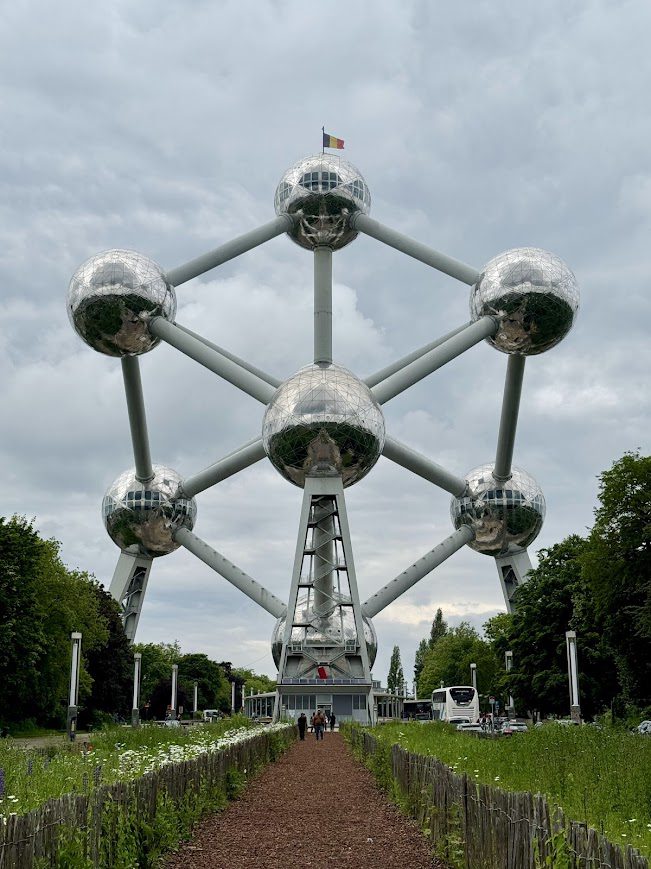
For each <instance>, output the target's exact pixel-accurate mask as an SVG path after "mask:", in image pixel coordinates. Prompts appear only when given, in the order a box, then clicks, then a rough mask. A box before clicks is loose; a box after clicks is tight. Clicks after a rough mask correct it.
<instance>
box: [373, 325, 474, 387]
mask: <svg viewBox="0 0 651 869" xmlns="http://www.w3.org/2000/svg"><path fill="white" fill-rule="evenodd" d="M469 325H470V323H464V324H463V326H459V327H458V328H456V329H453V330H452V331H451V332H448V333H447V335H443V336H442V337H441V338H437V339H436V341H430V343H429V344H426V345H425V346H424V347H419V349H418V350H414V351H412V352H411V353H408V354H407V355H406V356H403V357H402V359H398V360H396V361H395V362H392V363H391V365H387V367H386V368H383V369H382V370H381V371H376V372H375V374H370V375H369V376H368V377H365V378H364V383H365V384H366V385H367V386H369V387H373V386H377V384H378V383H381V382H382V381H383V380H386V379H387V377H390V376H391V375H392V374H395V373H396V372H397V371H401V370H402V369H403V368H406V367H407V365H409V363H410V362H415V361H416V360H417V359H420V358H421V356H425V354H426V353H429V352H430V350H436V348H437V347H440V346H441V344H445V342H446V341H448V340H449V339H450V338H454V336H455V335H458V334H459V332H463V330H464V329H465V328H466V326H469Z"/></svg>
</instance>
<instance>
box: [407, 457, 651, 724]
mask: <svg viewBox="0 0 651 869" xmlns="http://www.w3.org/2000/svg"><path fill="white" fill-rule="evenodd" d="M599 481H600V485H599V496H598V497H599V503H598V505H597V507H596V509H595V522H594V525H593V527H592V528H591V529H590V530H589V532H588V533H587V534H586V535H585V536H583V537H582V536H580V535H577V534H573V535H570V536H569V537H566V538H565V539H564V540H562V541H561V542H560V543H557V544H555V545H554V546H551V547H550V548H549V549H543V550H541V552H540V553H539V564H538V567H537V568H536V569H535V570H533V571H532V572H531V573H530V574H529V576H528V580H527V582H526V583H523V584H522V585H521V586H520V588H519V589H517V591H516V594H515V599H514V607H515V609H514V612H513V614H511V615H509V614H506V613H502V614H499V615H497V616H494V617H493V618H491V619H489V620H488V621H487V622H486V623H485V624H484V626H483V636H482V635H480V633H479V632H478V631H476V630H475V629H474V628H473V627H472V626H471V625H470V624H468V623H467V622H461V624H460V625H458V626H457V627H455V628H449V627H448V625H447V623H446V622H445V620H444V618H443V613H442V611H441V610H440V609H439V610H437V612H436V615H435V617H434V620H433V623H432V628H431V632H430V636H429V637H427V638H424V639H423V640H422V641H421V643H420V645H419V646H418V650H417V652H416V657H415V663H414V679H415V680H416V683H417V686H418V696H419V697H428V696H429V695H430V694H431V692H432V691H433V690H434V688H438V687H439V685H440V684H441V682H443V683H444V684H445V685H466V684H469V680H470V664H471V663H475V664H476V665H477V682H478V689H479V693H480V695H483V696H484V697H485V698H487V697H488V696H494V697H496V698H499V699H500V700H501V703H502V708H503V706H504V704H505V702H506V699H507V697H508V696H509V695H511V696H513V698H514V700H515V704H516V710H517V712H518V713H519V714H523V715H524V714H527V713H540V715H541V716H543V717H544V716H547V715H559V716H566V715H567V714H568V711H569V699H568V674H567V656H566V641H565V632H566V631H568V630H574V631H576V633H577V638H578V663H579V688H580V699H581V710H582V714H583V716H584V718H592V717H594V716H595V715H598V714H602V713H605V712H608V713H610V714H611V715H613V716H616V717H626V716H628V715H631V716H633V715H636V714H638V715H639V714H644V715H646V716H647V717H648V716H649V715H650V714H651V456H642V455H640V453H639V452H629V453H626V454H625V455H624V456H622V458H620V459H619V460H617V461H616V462H614V463H613V465H612V467H611V468H610V469H609V470H607V471H604V472H603V473H602V474H601V475H600V476H599ZM507 650H510V651H512V653H513V668H512V670H511V672H510V673H508V674H507V672H506V669H505V659H504V653H505V652H506V651H507ZM394 652H395V650H394ZM393 663H394V670H395V669H396V662H393ZM397 664H398V665H399V656H398V659H397Z"/></svg>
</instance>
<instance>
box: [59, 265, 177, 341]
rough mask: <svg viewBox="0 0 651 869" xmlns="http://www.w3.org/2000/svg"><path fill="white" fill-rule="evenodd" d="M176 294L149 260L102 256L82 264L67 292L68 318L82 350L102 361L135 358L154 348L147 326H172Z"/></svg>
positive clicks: (152, 337)
mask: <svg viewBox="0 0 651 869" xmlns="http://www.w3.org/2000/svg"><path fill="white" fill-rule="evenodd" d="M175 315H176V294H175V292H174V287H172V286H171V284H169V283H168V282H167V280H166V278H165V275H164V273H163V271H162V269H161V268H160V266H158V265H156V263H155V262H154V261H153V260H150V259H149V258H148V257H146V256H143V255H142V254H140V253H136V252H135V251H133V250H107V251H104V253H98V254H97V255H96V256H93V257H91V258H90V259H89V260H86V262H85V263H83V264H82V265H80V266H79V268H78V269H77V271H76V272H75V273H74V275H73V276H72V280H71V281H70V286H69V288H68V317H69V318H70V322H71V323H72V326H73V328H74V330H75V332H76V333H77V334H78V335H79V337H80V338H82V339H83V340H84V341H85V342H86V344H88V345H89V346H90V347H92V348H93V349H94V350H98V351H99V352H100V353H106V354H107V355H108V356H137V355H139V354H141V353H146V352H147V351H148V350H151V349H152V348H153V347H155V346H156V345H157V344H158V342H159V340H160V339H159V338H155V337H154V336H153V335H151V334H150V333H149V329H148V328H147V321H148V320H149V318H150V317H153V316H161V317H165V319H166V320H173V319H174V317H175Z"/></svg>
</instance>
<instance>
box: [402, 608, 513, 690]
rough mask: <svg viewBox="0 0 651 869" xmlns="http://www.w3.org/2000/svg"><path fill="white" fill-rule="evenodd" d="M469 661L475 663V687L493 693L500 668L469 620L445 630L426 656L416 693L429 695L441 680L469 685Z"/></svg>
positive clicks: (452, 683) (445, 682)
mask: <svg viewBox="0 0 651 869" xmlns="http://www.w3.org/2000/svg"><path fill="white" fill-rule="evenodd" d="M470 664H477V687H478V690H479V693H480V694H488V693H490V692H492V690H493V689H494V686H495V679H496V675H497V673H498V671H499V665H498V663H497V659H496V658H495V655H494V653H493V650H492V649H491V647H490V645H489V643H487V642H486V641H485V640H483V639H482V638H481V637H480V636H479V634H478V633H477V631H476V630H475V629H474V628H473V627H471V626H470V625H469V624H468V622H461V624H460V625H459V626H458V627H456V628H452V630H450V631H448V632H447V633H446V634H445V636H443V637H441V638H440V639H439V640H438V641H437V643H436V645H435V646H434V648H432V649H429V650H428V652H427V654H426V656H425V664H424V666H423V670H422V672H421V675H420V680H419V682H418V696H419V697H428V696H429V695H430V694H431V693H432V691H433V690H434V689H435V688H438V687H439V686H440V684H441V682H442V683H443V684H444V685H446V686H447V685H468V684H469V683H470Z"/></svg>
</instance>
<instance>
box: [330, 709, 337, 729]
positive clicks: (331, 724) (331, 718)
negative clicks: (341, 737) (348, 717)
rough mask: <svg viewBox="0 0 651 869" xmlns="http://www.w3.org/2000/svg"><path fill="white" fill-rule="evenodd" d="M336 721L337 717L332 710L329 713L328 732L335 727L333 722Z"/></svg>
mask: <svg viewBox="0 0 651 869" xmlns="http://www.w3.org/2000/svg"><path fill="white" fill-rule="evenodd" d="M336 723H337V717H336V715H335V713H334V712H331V713H330V733H332V731H333V730H334V729H335V724H336Z"/></svg>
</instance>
